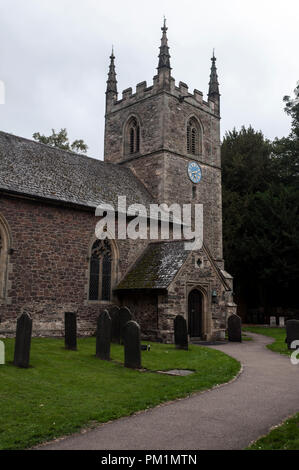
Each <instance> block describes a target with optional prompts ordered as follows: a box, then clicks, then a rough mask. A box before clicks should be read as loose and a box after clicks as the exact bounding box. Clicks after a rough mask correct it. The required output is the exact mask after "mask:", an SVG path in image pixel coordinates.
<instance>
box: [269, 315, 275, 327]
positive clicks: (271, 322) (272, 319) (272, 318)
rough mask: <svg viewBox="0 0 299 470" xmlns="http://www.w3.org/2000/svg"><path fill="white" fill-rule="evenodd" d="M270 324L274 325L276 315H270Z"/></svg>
mask: <svg viewBox="0 0 299 470" xmlns="http://www.w3.org/2000/svg"><path fill="white" fill-rule="evenodd" d="M270 326H276V317H270Z"/></svg>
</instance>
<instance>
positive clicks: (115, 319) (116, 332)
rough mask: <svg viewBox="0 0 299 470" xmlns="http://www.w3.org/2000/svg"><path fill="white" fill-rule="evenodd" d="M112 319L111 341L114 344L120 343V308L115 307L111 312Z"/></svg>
mask: <svg viewBox="0 0 299 470" xmlns="http://www.w3.org/2000/svg"><path fill="white" fill-rule="evenodd" d="M109 315H110V317H111V341H112V343H118V344H119V343H120V329H119V307H118V306H117V305H115V306H114V307H112V308H111V309H110V311H109Z"/></svg>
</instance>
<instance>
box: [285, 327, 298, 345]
mask: <svg viewBox="0 0 299 470" xmlns="http://www.w3.org/2000/svg"><path fill="white" fill-rule="evenodd" d="M286 331H287V337H286V339H285V342H286V343H287V345H288V348H289V349H297V348H298V346H297V347H293V348H292V347H291V344H292V342H293V341H296V340H297V341H299V320H288V321H287V322H286Z"/></svg>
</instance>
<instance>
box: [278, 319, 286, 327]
mask: <svg viewBox="0 0 299 470" xmlns="http://www.w3.org/2000/svg"><path fill="white" fill-rule="evenodd" d="M279 326H280V328H284V327H285V321H284V317H279Z"/></svg>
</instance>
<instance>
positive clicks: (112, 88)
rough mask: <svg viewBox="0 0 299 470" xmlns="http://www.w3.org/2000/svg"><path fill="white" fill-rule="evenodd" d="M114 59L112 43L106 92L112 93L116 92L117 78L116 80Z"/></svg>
mask: <svg viewBox="0 0 299 470" xmlns="http://www.w3.org/2000/svg"><path fill="white" fill-rule="evenodd" d="M114 59H115V57H114V47H113V45H112V51H111V56H110V65H109V72H108V80H107V90H106V93H109V92H112V93H113V94H117V80H116V72H115V65H114Z"/></svg>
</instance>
